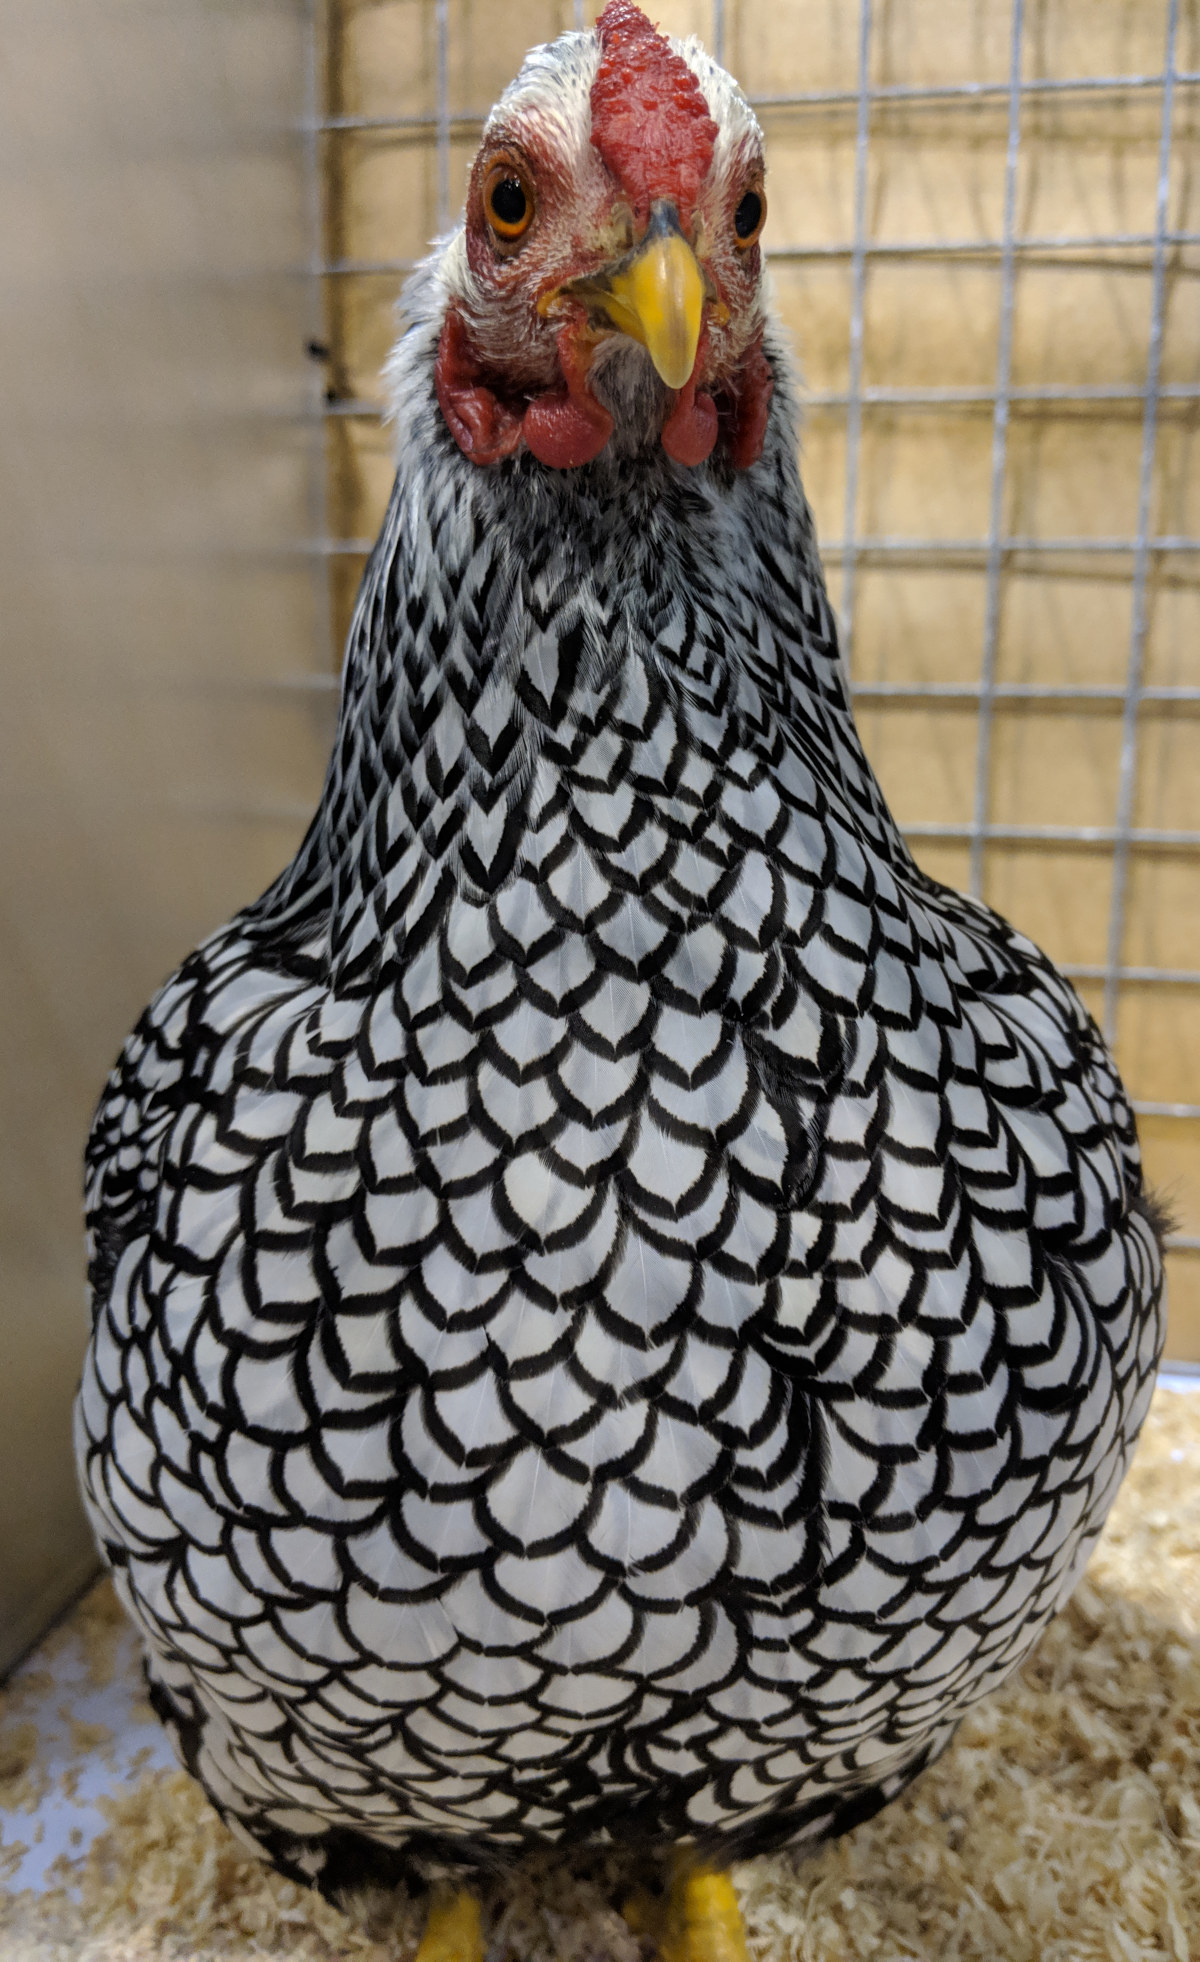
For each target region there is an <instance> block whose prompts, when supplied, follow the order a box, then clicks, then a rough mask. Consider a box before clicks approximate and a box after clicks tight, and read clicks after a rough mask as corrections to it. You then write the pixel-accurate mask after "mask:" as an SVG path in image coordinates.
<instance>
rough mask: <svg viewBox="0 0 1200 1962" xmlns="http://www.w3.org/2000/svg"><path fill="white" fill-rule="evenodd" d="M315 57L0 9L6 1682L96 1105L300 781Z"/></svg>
mask: <svg viewBox="0 0 1200 1962" xmlns="http://www.w3.org/2000/svg"><path fill="white" fill-rule="evenodd" d="M307 60H308V45H307V39H306V31H305V18H304V10H303V8H302V7H300V6H298V5H295V4H292V0H237V3H236V4H232V0H231V3H230V4H224V5H223V4H219V0H187V4H170V5H168V4H161V0H4V4H3V6H2V7H0V821H2V824H3V846H2V849H0V1357H2V1366H0V1668H2V1667H3V1665H4V1663H5V1662H6V1660H8V1659H11V1657H12V1656H13V1655H14V1654H15V1653H16V1652H17V1651H18V1650H19V1649H20V1647H21V1646H22V1644H23V1643H24V1642H25V1641H27V1640H28V1639H30V1638H31V1637H32V1636H33V1635H34V1634H35V1633H36V1632H37V1630H38V1629H39V1627H40V1626H41V1625H42V1624H43V1623H44V1621H45V1620H46V1618H47V1616H48V1615H49V1614H50V1613H52V1612H53V1611H54V1609H55V1607H56V1606H58V1605H59V1604H60V1603H61V1601H62V1600H63V1598H64V1596H65V1595H66V1594H67V1593H69V1591H70V1589H71V1587H72V1585H73V1583H75V1582H77V1581H78V1580H80V1579H82V1578H83V1577H84V1575H85V1573H86V1572H87V1570H88V1569H89V1568H90V1567H91V1565H92V1563H93V1558H94V1556H93V1554H92V1551H91V1545H90V1540H89V1538H88V1536H87V1533H86V1529H85V1527H84V1524H83V1519H82V1514H81V1512H80V1510H79V1507H78V1502H77V1500H76V1497H75V1490H74V1473H73V1466H72V1460H71V1452H70V1442H69V1426H68V1418H69V1406H70V1400H71V1396H72V1393H73V1390H74V1386H75V1382H76V1380H77V1378H78V1372H79V1361H80V1357H81V1354H82V1348H83V1343H84V1339H85V1313H84V1297H83V1257H82V1225H81V1219H80V1202H79V1183H80V1159H81V1151H82V1145H83V1139H84V1135H85V1132H86V1128H87V1122H88V1118H89V1115H90V1112H91V1109H92V1106H93V1104H94V1102H95V1099H96V1097H97V1095H98V1093H99V1090H100V1087H101V1084H102V1082H103V1079H104V1076H105V1074H106V1072H107V1070H108V1068H109V1066H110V1064H111V1062H112V1060H113V1058H114V1056H115V1054H116V1051H117V1049H118V1048H119V1046H120V1043H121V1041H122V1039H123V1037H124V1035H125V1032H126V1029H127V1028H128V1027H129V1025H130V1023H131V1022H132V1021H133V1019H134V1018H135V1016H136V1015H137V1014H138V1013H139V1012H140V1010H141V1008H142V1006H143V1004H144V1003H145V1001H146V1000H147V999H148V997H149V995H150V993H151V991H152V990H153V989H154V988H155V987H156V986H157V984H158V982H159V981H160V980H162V979H163V977H164V976H165V975H166V973H167V972H168V971H169V970H170V968H171V967H172V966H173V965H174V964H175V962H176V961H178V960H179V959H180V958H181V957H182V956H183V955H184V954H185V953H186V952H187V951H188V949H189V948H190V947H191V946H192V945H193V944H194V942H195V940H196V939H197V938H198V937H199V936H200V935H201V934H202V933H204V932H205V931H207V930H208V929H209V928H210V927H212V926H215V925H217V924H218V923H219V922H220V921H221V920H222V919H224V918H225V917H226V916H227V915H228V914H229V913H230V912H231V911H232V910H233V909H234V908H235V907H236V906H237V905H239V904H241V903H242V902H243V901H245V900H247V899H249V898H251V897H252V896H253V895H254V894H255V893H256V892H258V891H259V890H261V888H262V887H263V886H264V885H265V884H266V883H267V881H268V879H269V878H271V877H272V876H273V874H274V873H275V872H276V871H277V870H278V868H279V866H280V865H281V864H282V863H283V862H284V861H285V859H286V858H287V856H288V854H289V852H290V850H291V849H292V846H293V843H294V841H295V839H296V837H297V835H298V832H299V828H300V825H301V823H302V821H303V817H304V816H305V815H306V814H307V812H308V811H309V810H310V809H311V805H312V801H313V799H314V797H315V795H316V792H317V789H318V787H319V784H320V778H321V773H322V768H323V762H324V750H325V746H326V742H327V723H328V713H329V701H330V696H329V690H328V664H329V654H328V645H327V637H326V634H325V619H324V613H323V607H324V599H323V595H322V594H321V593H319V592H317V591H316V590H315V588H314V576H313V563H314V562H313V560H312V558H311V556H306V555H305V553H304V551H303V549H302V547H303V545H304V543H305V541H308V540H311V539H312V538H313V537H314V535H315V534H316V533H318V532H319V530H320V494H321V493H322V491H323V482H322V473H321V458H320V424H319V415H318V410H319V389H320V376H319V373H318V371H317V370H316V369H315V368H314V366H313V363H312V362H311V361H310V360H308V359H307V358H306V356H305V353H304V340H305V336H306V334H307V333H309V332H311V331H312V321H313V317H314V309H313V294H314V292H315V287H314V285H313V283H312V281H311V278H310V277H309V276H308V264H309V260H310V256H311V237H312V232H311V224H310V219H311V212H310V207H309V202H308V188H309V187H308V183H307V180H306V175H305V150H304V143H303V140H302V138H301V137H300V135H299V134H298V124H299V121H300V119H301V117H302V114H303V109H304V94H305V86H306V78H307ZM314 673H318V674H319V676H320V681H321V683H322V692H319V693H317V694H316V695H314V694H313V693H312V691H311V690H309V691H307V692H306V691H305V688H304V686H303V685H302V684H303V683H304V681H305V678H306V677H308V678H311V677H312V676H313V675H314ZM297 684H301V685H297Z"/></svg>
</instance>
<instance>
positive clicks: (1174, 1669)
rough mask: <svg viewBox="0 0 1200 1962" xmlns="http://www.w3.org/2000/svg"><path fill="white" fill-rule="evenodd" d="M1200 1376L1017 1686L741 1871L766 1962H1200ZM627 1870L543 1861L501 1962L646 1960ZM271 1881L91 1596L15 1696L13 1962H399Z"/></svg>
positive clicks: (5, 1757)
mask: <svg viewBox="0 0 1200 1962" xmlns="http://www.w3.org/2000/svg"><path fill="white" fill-rule="evenodd" d="M1188 1390H1200V1376H1196V1377H1191V1378H1188V1377H1180V1378H1167V1379H1165V1380H1164V1382H1163V1383H1162V1384H1160V1387H1159V1389H1158V1392H1157V1394H1156V1396H1155V1400H1154V1405H1153V1408H1152V1410H1151V1414H1150V1418H1149V1420H1148V1422H1147V1426H1146V1430H1145V1432H1144V1434H1143V1439H1142V1442H1141V1445H1140V1447H1139V1450H1138V1454H1137V1459H1136V1461H1135V1464H1134V1466H1133V1469H1132V1471H1131V1472H1130V1475H1129V1478H1128V1480H1127V1481H1126V1484H1125V1487H1124V1489H1123V1491H1122V1493H1121V1497H1120V1499H1119V1500H1118V1503H1117V1505H1116V1507H1115V1508H1114V1512H1113V1515H1112V1518H1111V1519H1110V1521H1109V1525H1108V1528H1107V1530H1106V1532H1105V1535H1104V1538H1103V1540H1102V1541H1101V1544H1100V1546H1099V1548H1098V1549H1097V1552H1096V1554H1095V1557H1094V1559H1093V1561H1092V1564H1091V1566H1090V1568H1089V1570H1088V1574H1087V1578H1086V1579H1085V1581H1084V1583H1083V1585H1082V1587H1081V1588H1080V1589H1079V1591H1078V1593H1077V1594H1076V1596H1075V1599H1074V1601H1073V1602H1072V1603H1071V1606H1070V1607H1069V1608H1068V1610H1067V1611H1066V1613H1065V1614H1063V1615H1062V1616H1060V1617H1059V1619H1058V1621H1057V1622H1055V1623H1054V1625H1053V1626H1052V1627H1051V1628H1050V1629H1049V1630H1048V1631H1047V1634H1046V1635H1045V1637H1044V1638H1043V1640H1042V1642H1041V1644H1040V1645H1039V1647H1038V1649H1037V1650H1036V1651H1035V1653H1034V1655H1033V1656H1032V1657H1031V1658H1030V1660H1029V1662H1028V1663H1027V1664H1026V1665H1025V1667H1024V1668H1023V1669H1022V1670H1021V1671H1020V1672H1019V1674H1018V1676H1017V1677H1016V1678H1015V1679H1014V1680H1013V1682H1011V1683H1010V1684H1009V1685H1007V1686H1006V1688H1005V1689H1004V1690H1003V1691H1001V1692H1000V1693H999V1694H998V1695H997V1696H995V1697H992V1698H991V1699H989V1701H988V1702H987V1703H986V1704H984V1705H981V1706H980V1708H979V1709H978V1710H977V1711H974V1712H972V1713H971V1714H970V1715H969V1716H968V1717H967V1718H966V1719H965V1721H964V1722H963V1724H962V1726H961V1728H960V1730H959V1733H958V1736H957V1738H956V1740H955V1743H954V1745H953V1746H952V1747H951V1749H950V1750H949V1751H948V1752H947V1753H946V1755H945V1757H944V1758H942V1760H941V1761H940V1762H939V1763H938V1764H937V1765H935V1766H934V1767H932V1769H931V1770H929V1771H928V1772H926V1773H925V1774H924V1776H923V1777H922V1778H921V1779H919V1780H918V1781H917V1783H916V1785H915V1786H914V1787H913V1788H912V1790H911V1791H910V1792H909V1793H908V1794H906V1795H905V1797H903V1798H902V1799H901V1800H899V1801H898V1802H897V1803H896V1804H894V1805H893V1806H891V1807H890V1808H889V1809H888V1810H887V1811H886V1812H885V1813H883V1814H882V1815H881V1816H880V1817H879V1818H878V1819H875V1820H872V1821H870V1822H868V1824H866V1825H864V1826H861V1827H859V1828H858V1830H857V1831H855V1832H853V1833H851V1834H848V1835H847V1836H846V1838H845V1839H843V1840H841V1841H839V1842H837V1844H835V1845H833V1846H831V1847H828V1848H826V1849H825V1850H824V1851H823V1852H822V1853H821V1854H819V1855H818V1856H817V1857H815V1858H812V1859H809V1860H807V1861H805V1862H804V1863H802V1864H800V1865H796V1864H794V1863H793V1862H792V1861H791V1860H790V1859H788V1858H787V1857H786V1856H779V1857H776V1858H774V1859H767V1860H758V1861H751V1862H747V1863H746V1864H745V1865H744V1866H742V1867H740V1868H739V1869H737V1870H736V1872H735V1879H736V1881H737V1883H738V1888H739V1892H740V1895H741V1899H742V1905H743V1909H744V1912H745V1915H746V1922H747V1929H748V1933H749V1937H750V1946H751V1951H752V1955H753V1957H754V1958H755V1962H768V1958H769V1962H777V1958H778V1962H834V1958H837V1962H858V1959H859V1958H863V1962H867V1958H870V1962H900V1959H901V1958H910V1957H911V1958H921V1962H926V1958H933V1957H937V1958H939V1962H941V1958H957V1959H958V1962H1092V1958H1095V1962H1110V1959H1111V1962H1131V1959H1134V1958H1136V1959H1137V1962H1140V1959H1141V1958H1151V1957H1170V1958H1172V1962H1189V1958H1192V1957H1196V1956H1200V1394H1187V1393H1186V1392H1187V1391H1188ZM619 1879H620V1876H619V1872H618V1870H617V1868H616V1866H615V1865H614V1866H613V1867H612V1868H611V1869H609V1870H607V1871H601V1872H599V1873H597V1872H595V1871H592V1872H590V1873H589V1874H587V1875H582V1874H580V1873H578V1872H575V1873H572V1871H571V1870H570V1869H569V1868H568V1867H566V1866H565V1865H563V1864H562V1863H561V1862H556V1861H553V1860H549V1861H547V1860H541V1861H532V1862H526V1863H525V1864H524V1866H523V1867H522V1868H521V1869H520V1870H518V1871H517V1873H516V1874H515V1875H514V1876H513V1877H512V1879H511V1881H510V1882H509V1883H508V1884H507V1885H506V1887H505V1888H504V1889H502V1890H501V1891H500V1892H499V1893H498V1895H497V1897H496V1899H495V1900H494V1902H493V1903H492V1904H491V1905H492V1908H493V1914H494V1919H493V1924H492V1925H493V1936H492V1941H491V1945H490V1948H489V1956H488V1962H509V1958H511V1959H512V1962H517V1958H519V1959H520V1962H607V1958H611V1962H638V1956H639V1950H638V1945H637V1943H636V1942H635V1941H634V1939H633V1937H632V1936H631V1935H630V1933H629V1931H628V1929H627V1928H626V1927H625V1924H624V1922H623V1921H622V1920H621V1919H620V1917H619V1915H618V1914H617V1913H616V1912H615V1908H614V1906H613V1901H614V1898H616V1897H617V1893H616V1890H617V1888H618V1886H619ZM417 1921H418V1917H417V1912H416V1910H415V1909H414V1908H413V1906H412V1905H411V1904H409V1903H408V1902H406V1901H404V1900H399V1901H388V1902H382V1901H376V1902H371V1903H367V1902H364V1903H363V1904H362V1906H361V1910H360V1911H359V1912H358V1913H356V1914H355V1916H353V1917H346V1916H343V1915H341V1914H340V1913H338V1912H337V1911H336V1910H334V1909H332V1908H330V1907H328V1906H326V1905H325V1904H324V1903H322V1902H320V1901H319V1900H318V1899H317V1897H316V1896H314V1895H311V1894H308V1893H307V1892H305V1891H304V1890H302V1889H299V1888H296V1887H294V1886H292V1885H290V1884H289V1883H287V1882H284V1881H282V1880H279V1879H278V1878H277V1877H276V1876H274V1875H273V1874H270V1873H268V1872H267V1871H266V1870H265V1869H263V1868H262V1867H261V1866H259V1864H258V1863H257V1862H256V1861H255V1860H253V1859H252V1858H250V1857H249V1856H247V1854H246V1853H245V1852H244V1851H243V1849H242V1848H241V1847H240V1846H239V1845H238V1844H237V1842H236V1841H235V1840H234V1839H233V1838H232V1836H231V1835H230V1834H229V1833H227V1832H226V1831H225V1829H224V1828H223V1827H222V1826H221V1825H220V1823H219V1821H218V1820H217V1819H216V1816H215V1815H214V1814H213V1812H212V1811H211V1809H210V1808H209V1807H208V1805H207V1804H206V1802H205V1801H204V1799H203V1798H202V1797H201V1795H200V1793H199V1791H198V1789H197V1787H196V1786H195V1785H193V1783H192V1781H191V1780H190V1779H188V1778H187V1777H186V1776H185V1775H184V1774H183V1773H182V1772H180V1771H178V1770H177V1769H176V1768H175V1767H174V1763H173V1760H172V1758H171V1756H170V1753H169V1751H168V1749H167V1747H166V1744H165V1741H164V1739H163V1736H162V1734H161V1732H160V1731H159V1729H158V1726H157V1724H156V1722H155V1720H154V1718H153V1716H152V1714H151V1712H150V1710H149V1707H148V1705H147V1704H146V1703H145V1701H144V1699H143V1695H142V1688H141V1680H140V1673H139V1669H138V1662H137V1648H136V1643H135V1641H134V1639H133V1636H132V1633H131V1631H130V1630H129V1628H128V1626H127V1624H126V1623H125V1622H124V1620H123V1617H122V1615H121V1612H120V1609H119V1607H118V1606H117V1603H116V1601H115V1598H114V1596H113V1595H112V1592H111V1589H110V1588H109V1587H108V1585H107V1583H105V1582H102V1583H100V1584H99V1585H98V1586H97V1587H96V1588H95V1589H93V1590H92V1592H91V1593H90V1594H89V1595H88V1596H87V1597H86V1599H85V1600H84V1601H83V1602H82V1603H81V1604H80V1605H79V1606H78V1607H77V1608H76V1610H75V1611H74V1613H73V1614H72V1615H71V1616H69V1617H68V1618H67V1620H66V1621H64V1622H63V1623H62V1624H61V1625H60V1626H59V1627H58V1628H57V1629H55V1631H54V1632H53V1633H52V1634H51V1635H50V1636H49V1637H48V1638H47V1640H46V1641H45V1642H44V1643H43V1644H42V1645H41V1647H40V1648H39V1649H38V1650H37V1651H36V1652H35V1653H34V1655H33V1656H31V1657H30V1658H29V1660H28V1661H27V1662H26V1663H25V1664H24V1665H23V1666H22V1667H21V1669H19V1670H18V1671H17V1672H16V1674H15V1675H14V1676H13V1678H12V1679H11V1680H10V1682H9V1684H8V1686H7V1688H6V1689H5V1690H4V1691H3V1692H2V1693H0V1956H3V1957H4V1959H5V1962H168V1958H170V1962H175V1959H176V1958H178V1962H182V1958H184V1957H186V1958H188V1962H208V1958H210V1957H211V1958H214V1962H215V1958H218V1957H227V1956H233V1955H237V1956H239V1957H244V1956H248V1955H253V1956H256V1957H259V1958H261V1962H275V1958H284V1957H288V1958H302V1959H303V1962H334V1958H339V1959H340V1958H346V1962H350V1959H351V1958H353V1962H398V1958H400V1957H402V1956H406V1955H408V1954H410V1953H411V1948H412V1944H413V1941H414V1939H415V1936H416V1932H417Z"/></svg>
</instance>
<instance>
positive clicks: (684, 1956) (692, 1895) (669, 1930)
mask: <svg viewBox="0 0 1200 1962" xmlns="http://www.w3.org/2000/svg"><path fill="white" fill-rule="evenodd" d="M658 1955H659V1962H749V1957H748V1955H747V1950H746V1931H745V1929H744V1928H743V1926H742V1911H741V1909H740V1908H739V1906H738V1904H737V1895H736V1894H735V1893H734V1891H733V1883H732V1881H731V1880H730V1878H729V1875H728V1874H727V1873H716V1872H714V1870H713V1869H712V1868H711V1867H699V1866H688V1865H684V1864H681V1865H680V1867H679V1868H678V1869H677V1871H676V1874H675V1878H674V1880H673V1881H672V1882H671V1886H670V1890H669V1892H668V1894H667V1901H666V1914H665V1917H664V1927H663V1932H662V1935H661V1937H660V1940H659V1945H658Z"/></svg>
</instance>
